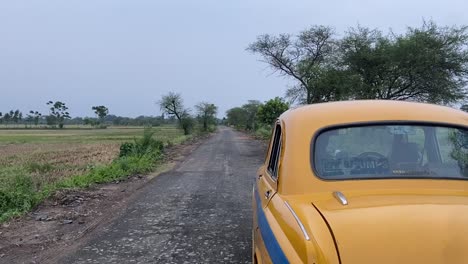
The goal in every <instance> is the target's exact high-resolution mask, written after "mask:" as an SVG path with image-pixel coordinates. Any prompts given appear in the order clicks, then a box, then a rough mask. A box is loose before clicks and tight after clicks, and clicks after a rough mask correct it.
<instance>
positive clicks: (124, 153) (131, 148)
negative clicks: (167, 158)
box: [119, 128, 164, 157]
mask: <svg viewBox="0 0 468 264" xmlns="http://www.w3.org/2000/svg"><path fill="white" fill-rule="evenodd" d="M153 135H154V131H152V130H151V128H145V130H144V132H143V137H142V138H141V139H135V140H134V142H126V143H122V145H120V154H119V157H128V156H138V157H142V156H144V155H152V156H159V155H160V154H161V153H162V151H163V150H164V143H163V142H162V141H160V140H156V139H154V138H153Z"/></svg>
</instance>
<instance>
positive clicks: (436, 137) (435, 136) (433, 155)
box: [311, 123, 468, 180]
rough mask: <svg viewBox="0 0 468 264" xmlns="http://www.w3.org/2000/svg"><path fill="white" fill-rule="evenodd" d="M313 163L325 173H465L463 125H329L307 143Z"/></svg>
mask: <svg viewBox="0 0 468 264" xmlns="http://www.w3.org/2000/svg"><path fill="white" fill-rule="evenodd" d="M311 147H312V148H313V151H312V153H313V155H312V157H311V165H312V168H313V170H314V171H315V173H316V174H317V176H318V177H320V178H323V179H333V180H335V179H362V178H366V179H369V178H376V179H378V178H456V179H468V151H467V148H468V134H467V130H466V128H456V127H448V126H436V125H412V124H401V123H398V124H389V125H380V124H379V125H365V126H350V127H340V128H336V129H329V130H326V131H324V132H322V133H320V134H319V135H318V136H317V137H316V139H315V141H314V143H313V144H312V146H311Z"/></svg>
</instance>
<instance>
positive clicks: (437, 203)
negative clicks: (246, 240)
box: [253, 101, 468, 264]
mask: <svg viewBox="0 0 468 264" xmlns="http://www.w3.org/2000/svg"><path fill="white" fill-rule="evenodd" d="M387 121H388V122H417V123H420V122H422V123H437V124H448V125H454V126H462V127H467V126H468V114H466V113H464V112H461V111H458V110H455V109H451V108H448V107H442V106H435V105H429V104H420V103H408V102H395V101H352V102H337V103H323V104H315V105H309V106H303V107H300V108H297V109H293V110H288V111H287V112H285V113H283V114H282V115H281V116H280V118H279V120H278V123H277V124H279V125H280V126H281V129H282V139H281V140H282V148H281V155H280V159H279V163H280V165H279V168H278V175H279V176H278V179H277V181H274V180H273V179H272V178H271V175H269V174H268V170H267V169H266V167H267V165H268V159H269V155H270V154H267V158H266V159H265V164H264V165H263V166H262V167H261V168H260V169H259V171H258V172H257V177H256V181H255V184H254V189H255V190H254V198H253V204H254V227H253V228H254V230H253V233H254V239H253V242H254V245H253V249H254V250H253V252H254V253H255V254H256V255H257V261H258V262H259V263H285V261H284V259H283V260H281V259H278V258H277V256H275V255H277V254H278V252H282V254H284V256H285V257H286V259H287V261H288V262H289V263H333V264H338V263H461V262H460V261H463V259H466V258H468V256H467V255H466V253H464V251H463V247H464V246H465V245H466V244H467V242H468V233H467V228H466V227H465V226H464V225H463V223H468V206H467V204H468V201H467V199H468V198H467V197H468V180H448V179H359V180H323V179H320V178H319V177H317V176H316V175H315V173H314V170H313V168H312V167H311V160H312V159H311V157H312V156H313V153H312V150H311V149H312V146H313V144H314V137H315V136H316V135H317V134H318V133H319V132H320V131H321V130H323V129H325V128H328V127H333V126H337V125H344V124H357V123H363V124H366V123H375V122H387ZM270 151H271V143H270V147H269V151H268V153H270ZM260 175H261V177H258V176H260ZM269 189H271V190H273V191H274V193H272V194H271V195H270V196H269V198H268V199H266V198H264V197H263V195H264V192H265V191H266V190H269ZM335 191H340V192H341V193H343V194H344V196H345V197H346V198H347V199H348V202H349V204H348V205H343V204H342V203H340V202H339V201H338V200H337V199H336V198H335V197H334V195H333V193H334V192H335ZM256 197H257V198H256ZM257 203H258V204H261V206H257V205H256V204H257ZM285 203H287V204H288V205H289V208H288V206H287V205H286V204H285ZM456 212H458V215H457V214H456ZM260 214H262V215H263V219H262V220H261V224H260V223H259V222H260V221H259V220H258V219H260V218H261V217H260V216H259V215H260ZM295 216H296V218H295ZM457 216H458V218H456V217H457ZM298 221H300V223H301V224H302V225H303V229H304V230H303V229H301V227H300V225H299V223H298ZM467 226H468V225H467ZM262 229H268V230H270V231H271V232H269V233H268V234H267V233H265V232H266V231H264V230H262ZM268 230H267V231H268ZM304 231H305V232H306V233H307V234H308V235H309V240H307V239H306V236H305V234H304ZM408 236H411V238H407V237H408ZM373 237H374V239H372V238H373ZM376 237H377V238H376ZM273 239H274V241H276V242H277V244H278V246H279V248H278V247H277V248H276V249H275V248H274V247H272V246H271V245H269V243H270V244H271V241H272V240H273ZM405 247H406V248H405ZM408 247H409V248H411V250H409V249H407V248H408ZM272 251H274V252H272ZM275 261H276V262H275ZM465 263H466V261H465Z"/></svg>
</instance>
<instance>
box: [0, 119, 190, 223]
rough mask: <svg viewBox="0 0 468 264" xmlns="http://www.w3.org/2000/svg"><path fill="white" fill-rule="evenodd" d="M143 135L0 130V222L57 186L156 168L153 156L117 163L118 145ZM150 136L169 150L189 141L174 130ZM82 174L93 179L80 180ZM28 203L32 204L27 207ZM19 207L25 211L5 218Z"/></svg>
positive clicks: (123, 130)
mask: <svg viewBox="0 0 468 264" xmlns="http://www.w3.org/2000/svg"><path fill="white" fill-rule="evenodd" d="M143 131H144V128H143V127H132V128H129V127H110V128H107V129H62V130H46V129H44V130H41V129H37V130H34V129H25V130H17V129H6V130H0V220H1V219H2V218H7V217H9V215H18V214H20V213H21V212H24V211H25V208H26V210H27V209H28V208H31V207H32V206H34V203H35V201H36V200H40V199H42V198H43V197H39V198H38V197H36V198H34V199H33V198H31V199H33V200H32V201H30V200H28V199H23V198H24V197H23V196H24V195H26V194H27V195H31V192H34V193H40V192H41V191H43V190H44V189H45V188H50V187H51V186H54V187H53V188H52V189H54V188H55V185H56V184H62V185H64V183H66V184H65V185H67V186H70V187H73V186H81V185H88V184H89V183H90V182H91V181H95V182H104V181H106V179H113V178H116V177H121V176H125V175H128V174H130V173H134V172H140V170H148V168H150V167H151V166H152V164H153V163H152V160H151V157H150V156H145V158H143V159H142V158H138V159H137V158H133V157H132V159H131V158H130V157H129V158H126V159H122V158H119V148H120V145H121V144H122V143H123V142H133V141H134V140H135V139H138V138H141V137H142V135H143ZM152 131H153V132H154V135H153V138H154V139H156V140H159V141H162V142H163V143H164V144H166V145H167V144H178V143H180V142H182V141H184V140H185V139H187V136H184V135H183V132H182V131H181V130H180V129H178V128H176V127H175V126H160V127H155V128H153V129H152ZM95 174H99V175H95ZM101 174H102V175H101ZM82 175H86V177H88V176H89V177H88V178H86V179H84V178H83V179H82V178H80V176H82ZM93 177H94V178H93ZM71 179H72V180H73V182H72V181H70V180H71ZM77 179H78V180H80V181H81V182H77V181H76V180H77ZM25 186H26V187H25ZM22 188H27V192H24V190H22ZM25 193H26V194H25ZM47 195H49V193H47V194H46V195H45V196H47ZM28 197H29V196H28ZM25 201H26V202H28V203H30V204H27V205H26V206H23V204H21V203H24V202H25ZM16 207H17V208H22V209H19V210H17V211H15V210H13V211H12V212H10V213H6V212H7V211H6V210H7V209H8V210H10V209H14V208H16ZM10 211H11V210H10ZM2 214H3V217H2ZM5 214H6V216H5Z"/></svg>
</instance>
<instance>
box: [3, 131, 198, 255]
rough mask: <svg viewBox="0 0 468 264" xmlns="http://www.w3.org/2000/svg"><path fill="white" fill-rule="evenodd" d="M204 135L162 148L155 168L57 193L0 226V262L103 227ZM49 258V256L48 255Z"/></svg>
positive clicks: (44, 251)
mask: <svg viewBox="0 0 468 264" xmlns="http://www.w3.org/2000/svg"><path fill="white" fill-rule="evenodd" d="M203 140H204V138H198V139H194V140H190V141H186V142H185V143H183V144H181V145H174V146H171V147H169V148H168V149H167V151H166V152H167V155H166V158H165V159H166V160H165V162H164V165H162V166H161V167H160V168H159V169H158V171H156V172H154V173H152V174H149V175H133V176H132V177H129V178H128V179H125V180H121V181H116V182H112V183H108V184H100V185H96V186H94V187H91V188H88V189H83V190H67V191H60V192H58V193H56V194H55V195H54V196H53V197H51V198H49V199H47V200H46V201H44V202H43V203H42V204H41V205H39V206H38V207H37V208H36V209H35V210H34V211H32V212H30V213H28V214H26V215H24V216H23V217H20V218H17V219H13V220H11V221H9V222H8V223H4V224H2V225H1V226H0V263H43V262H44V260H50V259H54V255H61V254H64V252H70V251H73V250H74V249H76V248H78V247H79V246H80V245H81V244H83V243H85V242H86V240H87V236H86V235H87V234H89V233H91V232H92V231H94V230H99V229H104V228H105V227H106V226H107V224H108V223H110V222H112V220H113V219H115V218H117V217H118V216H119V215H121V214H122V213H123V212H124V211H125V210H124V209H125V208H126V206H127V205H128V204H129V203H130V202H131V201H132V200H133V199H134V197H135V194H136V193H137V192H138V190H139V189H141V188H143V187H144V186H145V185H146V184H147V183H148V181H150V180H151V179H152V178H154V177H156V176H157V175H158V174H160V173H162V172H163V171H164V170H169V169H171V168H172V167H174V166H175V165H177V164H178V163H179V162H181V161H183V160H184V158H185V157H186V156H187V155H189V154H190V153H191V152H192V151H193V150H194V149H195V148H197V147H198V146H199V144H200V143H201V142H202V141H203ZM47 262H48V261H47Z"/></svg>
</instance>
